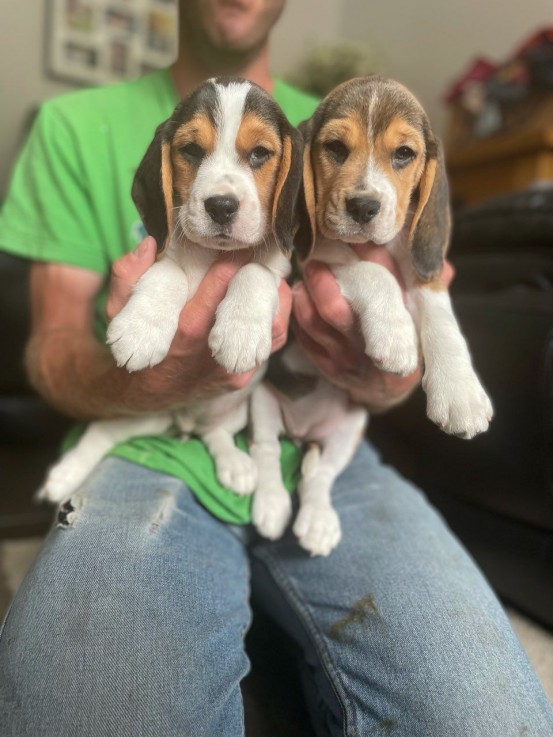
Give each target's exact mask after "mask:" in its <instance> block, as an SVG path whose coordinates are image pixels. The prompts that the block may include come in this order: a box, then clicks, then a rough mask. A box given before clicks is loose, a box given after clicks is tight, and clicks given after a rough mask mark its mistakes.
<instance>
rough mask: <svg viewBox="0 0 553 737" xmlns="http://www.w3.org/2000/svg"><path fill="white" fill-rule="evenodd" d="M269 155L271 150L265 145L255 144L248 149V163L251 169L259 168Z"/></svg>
mask: <svg viewBox="0 0 553 737" xmlns="http://www.w3.org/2000/svg"><path fill="white" fill-rule="evenodd" d="M271 156H272V154H271V152H270V151H269V149H267V148H265V146H256V147H255V148H254V149H253V150H252V151H250V155H249V158H248V163H249V165H250V166H251V168H252V169H259V167H260V166H263V164H264V163H265V162H266V161H267V160H268V159H269V158H270V157H271Z"/></svg>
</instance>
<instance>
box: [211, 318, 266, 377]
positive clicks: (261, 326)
mask: <svg viewBox="0 0 553 737" xmlns="http://www.w3.org/2000/svg"><path fill="white" fill-rule="evenodd" d="M208 343H209V348H210V350H211V353H212V355H213V358H214V359H215V360H216V361H217V363H218V364H219V365H220V366H223V368H225V369H226V370H227V371H228V372H229V373H230V374H242V373H244V372H245V371H251V370H252V369H254V368H256V367H257V366H261V364H262V363H264V362H265V361H266V360H267V359H268V358H269V355H270V354H271V344H272V338H271V325H270V323H269V324H267V321H266V320H264V319H255V318H252V319H244V317H243V316H242V317H239V316H238V315H236V314H235V315H232V314H231V313H230V312H228V311H224V310H221V311H220V312H218V313H217V319H216V320H215V325H214V326H213V328H212V330H211V332H210V334H209V340H208Z"/></svg>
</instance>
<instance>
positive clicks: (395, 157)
mask: <svg viewBox="0 0 553 737" xmlns="http://www.w3.org/2000/svg"><path fill="white" fill-rule="evenodd" d="M416 155H417V154H416V153H415V152H414V151H413V149H412V148H409V146H400V147H399V148H396V150H395V151H394V153H393V154H392V164H393V165H394V167H395V168H396V169H401V168H403V167H404V166H407V164H408V163H409V162H410V161H413V159H414V158H415V157H416Z"/></svg>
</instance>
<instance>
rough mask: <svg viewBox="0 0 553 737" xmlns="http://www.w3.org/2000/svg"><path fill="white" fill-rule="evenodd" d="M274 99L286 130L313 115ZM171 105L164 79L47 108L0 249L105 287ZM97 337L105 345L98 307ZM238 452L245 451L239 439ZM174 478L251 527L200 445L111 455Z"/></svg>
mask: <svg viewBox="0 0 553 737" xmlns="http://www.w3.org/2000/svg"><path fill="white" fill-rule="evenodd" d="M273 94H274V97H275V99H276V101H277V102H278V103H279V105H280V106H281V107H282V109H283V110H284V112H285V114H286V115H287V117H288V119H289V120H290V122H291V123H292V124H293V125H297V124H298V123H299V122H300V121H301V120H304V119H306V118H308V117H309V116H310V115H311V114H312V113H313V111H314V109H315V107H316V105H317V100H316V99H315V98H314V97H311V96H309V95H306V94H305V93H302V92H299V91H298V90H295V89H294V88H292V87H289V86H288V85H286V84H285V83H284V82H282V81H281V80H279V79H276V80H275V82H274V89H273ZM177 102H178V96H177V92H176V90H175V87H174V85H173V83H172V80H171V77H170V75H169V73H168V71H166V70H162V71H159V72H154V73H153V74H148V75H146V76H144V77H140V78H139V79H137V80H133V81H132V82H124V83H122V84H117V85H112V86H109V87H100V88H97V89H90V90H82V91H79V92H73V93H70V94H67V95H64V96H62V97H58V98H56V99H54V100H50V101H48V102H46V103H45V104H44V105H43V106H42V107H41V110H40V112H39V114H38V116H37V119H36V121H35V123H34V125H33V128H32V130H31V133H30V135H29V137H28V140H27V142H26V144H25V146H24V149H23V151H22V152H21V155H20V157H19V159H18V161H17V164H16V167H15V171H14V174H13V177H12V181H11V186H10V189H9V191H8V195H7V198H6V201H5V203H4V206H3V208H2V212H1V213H0V248H1V249H2V250H4V251H7V252H9V253H12V254H14V255H17V256H23V257H25V258H29V259H33V260H38V261H55V262H59V263H64V264H70V265H72V266H80V267H83V268H86V269H90V270H92V271H96V272H98V273H100V274H103V275H105V276H106V284H107V277H108V275H109V270H110V266H111V263H112V262H113V261H115V260H116V259H117V258H119V257H120V256H121V255H122V254H123V253H127V252H128V251H131V250H132V249H134V248H135V247H136V245H137V244H138V243H139V242H140V241H141V240H142V238H143V236H144V235H145V231H144V227H143V225H142V223H141V221H140V218H139V216H138V214H137V211H136V208H135V206H134V203H133V201H132V199H131V196H130V191H131V184H132V179H133V177H134V172H135V171H136V168H137V167H138V164H139V163H140V160H141V159H142V156H143V155H144V152H145V151H146V148H147V147H148V145H149V143H150V141H151V139H152V137H153V134H154V131H155V129H156V127H157V125H158V124H159V123H160V122H161V121H163V120H165V119H166V118H168V117H169V116H170V115H171V113H172V111H173V109H174V107H175V105H176V104H177ZM105 295H106V290H105V289H104V291H103V293H102V295H101V296H100V298H99V300H98V310H97V321H96V329H97V334H98V337H99V338H100V339H102V338H103V336H104V335H105V327H106V326H105V317H104V309H103V307H104V302H105ZM237 443H238V445H240V446H241V447H242V448H245V440H244V437H243V436H241V437H239V438H237ZM111 454H112V455H117V456H119V457H121V458H125V459H127V460H130V461H132V462H135V463H139V464H141V465H144V466H147V467H148V468H151V469H153V470H156V471H160V472H162V473H168V474H170V475H173V476H177V477H178V478H181V479H182V480H183V481H184V482H185V483H187V484H188V485H189V486H190V488H191V489H192V490H193V491H194V493H195V494H196V495H197V497H198V499H199V500H200V501H201V502H202V503H203V504H204V505H205V507H206V508H207V509H209V510H210V511H211V512H212V513H213V514H215V515H216V516H217V517H219V518H221V519H223V520H225V521H227V522H231V523H235V524H243V523H246V522H249V520H250V506H251V498H249V497H241V496H239V495H237V494H235V493H234V492H232V491H230V490H229V489H225V488H224V487H222V486H221V485H220V484H219V483H218V481H217V478H216V476H215V473H214V466H213V463H212V461H211V458H210V456H209V454H208V452H207V450H206V448H205V446H204V445H203V443H201V442H200V441H199V440H195V439H192V440H189V441H187V442H185V443H183V442H182V441H181V440H179V439H178V438H176V437H170V436H168V435H164V436H159V437H148V438H137V439H134V440H131V441H129V442H126V443H121V444H119V445H117V446H116V447H115V448H114V449H113V450H112V451H111ZM299 461H300V458H299V452H298V451H297V450H296V448H295V447H294V446H293V445H292V444H291V443H290V442H288V441H283V443H282V466H283V476H284V480H285V484H286V486H287V487H288V488H290V489H292V488H294V486H295V483H296V480H297V475H298V469H299Z"/></svg>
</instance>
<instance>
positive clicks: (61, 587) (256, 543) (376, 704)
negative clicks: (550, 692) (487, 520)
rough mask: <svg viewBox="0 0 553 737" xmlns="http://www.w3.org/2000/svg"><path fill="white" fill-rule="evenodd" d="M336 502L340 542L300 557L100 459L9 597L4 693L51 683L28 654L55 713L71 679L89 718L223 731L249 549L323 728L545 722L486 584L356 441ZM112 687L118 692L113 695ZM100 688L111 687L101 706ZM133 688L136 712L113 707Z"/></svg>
mask: <svg viewBox="0 0 553 737" xmlns="http://www.w3.org/2000/svg"><path fill="white" fill-rule="evenodd" d="M334 502H335V505H336V507H337V509H338V511H339V514H340V518H341V522H342V527H343V539H342V542H341V543H340V545H339V546H338V548H337V549H336V550H335V551H334V552H333V553H332V554H331V555H330V556H329V557H328V558H309V556H308V555H307V554H306V553H305V552H304V551H303V550H302V549H301V548H300V547H299V546H298V545H297V543H296V542H295V541H294V539H293V537H292V536H291V533H289V534H288V535H286V536H285V538H283V540H281V541H278V542H276V543H269V542H267V541H264V540H262V539H261V538H259V537H258V536H257V535H256V534H255V533H254V532H253V531H252V530H251V528H236V527H230V526H225V525H223V524H221V523H219V522H217V521H216V520H214V519H213V518H212V517H211V516H210V515H209V514H208V513H207V512H206V511H205V510H204V509H203V508H202V507H200V506H199V504H198V503H197V502H196V501H195V499H194V498H193V496H192V494H191V493H190V492H189V490H188V489H186V487H184V486H183V485H182V484H181V482H180V481H178V480H176V479H173V478H171V477H167V476H162V475H159V474H155V473H153V472H151V471H148V470H146V469H143V468H141V467H138V466H134V465H133V464H128V463H126V462H124V461H120V460H117V459H109V460H107V461H105V462H104V463H103V464H102V465H101V466H100V467H99V469H98V470H97V471H96V473H95V475H94V476H93V478H92V479H91V480H90V482H89V483H88V484H86V485H85V486H84V487H83V489H82V490H81V491H80V492H79V493H78V494H77V495H76V497H75V498H74V499H73V500H72V501H71V507H67V508H66V511H65V514H62V517H61V521H60V523H59V524H58V527H57V528H56V529H54V530H53V531H52V533H51V534H50V536H49V538H48V540H47V542H46V545H45V549H44V551H43V553H42V555H41V556H40V557H39V560H38V561H37V565H36V566H35V567H34V569H33V571H31V573H30V575H29V577H28V579H27V581H26V582H25V584H24V586H23V587H22V591H21V592H20V595H19V596H18V597H17V600H16V602H15V604H14V607H13V610H12V614H11V616H10V618H9V619H8V623H7V626H6V630H5V632H4V636H3V640H2V647H3V648H4V659H5V662H7V663H8V666H7V667H8V668H9V678H8V680H7V681H5V683H6V684H8V701H9V700H10V692H9V685H10V684H11V686H12V687H13V689H15V690H17V691H18V692H19V693H20V694H21V692H22V691H21V689H23V691H25V690H27V693H28V696H29V697H30V698H36V697H37V689H38V690H39V691H41V694H42V696H44V695H45V692H47V691H48V689H47V688H46V689H45V687H44V685H42V686H41V685H40V683H41V679H39V678H35V679H34V683H35V685H34V686H32V683H33V678H29V677H28V676H29V674H28V669H29V667H30V666H29V663H30V662H32V663H35V664H36V662H37V658H38V659H39V662H40V664H41V665H38V666H32V667H33V668H34V669H35V675H36V676H38V675H39V673H38V672H36V671H37V670H38V671H41V670H42V669H43V668H45V667H46V668H47V665H46V664H47V663H49V662H50V663H52V665H53V666H54V665H55V667H56V669H57V670H58V671H63V670H65V677H64V674H63V672H62V673H59V672H57V673H56V675H55V678H54V679H53V681H52V683H56V680H58V683H57V684H56V688H55V689H52V693H50V698H53V697H54V693H53V692H54V691H55V690H56V689H59V688H60V686H61V688H63V689H65V690H66V691H65V696H64V697H61V696H60V698H61V700H62V703H61V704H60V705H59V708H60V709H61V710H62V713H63V710H64V709H67V708H71V707H68V704H69V703H70V701H71V700H72V699H76V695H73V696H71V694H68V693H67V689H69V691H70V692H71V691H73V692H74V694H75V689H76V688H77V687H78V688H80V689H81V690H82V689H84V690H85V691H88V692H89V693H90V694H91V699H90V709H91V711H90V713H89V717H90V718H91V719H94V718H96V717H97V716H98V715H99V714H100V713H102V712H103V713H106V714H110V715H111V717H110V718H111V719H112V721H113V723H114V724H115V723H116V722H117V720H120V721H121V724H123V723H125V719H126V718H129V717H132V718H133V719H134V718H136V719H140V720H141V721H142V720H145V721H144V723H143V726H142V734H144V735H150V734H152V735H154V734H158V733H159V734H164V735H172V734H185V733H187V730H189V729H190V728H191V724H193V725H194V731H193V733H194V734H197V735H200V734H206V735H207V734H217V730H220V729H221V728H222V727H221V725H224V732H219V733H224V734H228V735H235V734H236V735H238V734H241V718H242V714H241V703H240V695H239V681H240V679H241V678H242V677H243V675H244V674H245V672H246V670H247V660H246V657H245V655H244V654H243V649H242V644H243V635H244V631H245V629H246V628H247V626H248V624H249V619H250V610H249V606H248V596H249V586H248V579H249V565H248V556H249V558H250V561H251V570H252V593H253V597H254V599H255V600H256V601H257V602H258V603H259V605H260V606H261V607H264V608H265V609H266V610H267V611H268V613H269V614H271V615H272V616H273V617H275V618H276V619H277V620H278V621H279V624H281V626H283V627H284V628H285V629H287V630H288V631H289V632H290V634H291V635H292V636H293V637H294V638H295V639H296V640H297V641H298V642H299V643H300V645H301V647H302V648H303V649H304V652H305V670H306V673H307V676H308V681H310V683H311V686H314V687H315V688H314V689H313V688H312V689H311V691H312V693H316V694H317V699H318V706H317V708H316V709H315V710H314V717H315V719H316V720H319V723H320V724H323V722H324V729H325V730H326V733H328V734H332V735H335V734H342V731H341V730H342V728H343V724H344V723H345V725H346V728H347V732H345V733H346V734H355V730H357V733H358V734H365V733H370V732H369V730H370V729H372V730H374V729H384V727H386V725H387V729H388V731H390V730H391V727H392V725H393V727H394V731H393V732H392V733H393V734H398V735H400V734H401V735H403V734H405V735H410V736H412V735H417V734H421V735H423V734H425V735H426V734H432V735H433V736H434V735H435V736H436V737H439V735H441V734H444V737H445V735H447V737H453V736H454V735H457V734H459V735H461V734H463V735H465V734H469V733H470V734H474V735H478V734H482V735H483V736H484V735H486V737H488V735H496V734H497V735H498V736H499V735H501V737H509V732H508V731H505V730H506V729H511V727H512V734H513V735H515V734H517V735H518V734H520V733H521V732H520V730H521V729H522V728H523V727H524V726H528V731H527V732H525V733H524V734H527V735H533V734H536V735H538V734H541V732H539V731H536V730H537V729H538V726H537V725H538V724H543V725H546V721H545V720H546V719H547V716H546V709H547V705H546V702H545V697H542V696H541V695H540V693H539V686H538V685H537V683H536V682H535V678H534V676H533V674H532V673H531V670H530V668H529V666H528V664H527V662H526V660H525V658H524V656H523V655H522V653H521V652H520V649H519V647H518V645H517V643H516V641H515V639H514V637H513V635H512V632H511V630H510V628H509V626H508V623H507V622H506V620H505V617H504V615H503V612H502V610H501V608H500V607H499V605H498V604H497V602H496V600H495V598H494V596H493V594H492V593H491V592H490V590H489V588H488V587H487V585H486V584H485V582H484V581H483V579H482V577H481V576H480V574H479V572H478V571H477V570H476V568H475V567H474V566H473V564H472V562H471V561H470V559H469V558H468V556H467V555H466V553H465V552H464V551H463V549H462V548H461V547H460V546H459V545H458V543H457V542H456V541H455V539H454V538H453V537H452V536H451V535H450V533H449V532H448V530H447V528H446V527H445V525H444V524H443V522H442V520H441V518H440V517H439V516H438V515H437V514H436V513H435V512H434V510H432V508H431V507H430V506H429V505H428V504H427V502H426V501H425V499H424V496H423V495H422V494H420V492H418V491H417V490H416V489H414V488H413V487H411V486H410V485H408V484H406V483H405V482H404V481H403V480H401V479H400V478H399V477H398V476H397V474H395V472H393V471H392V470H390V469H387V468H385V467H383V466H382V465H381V464H380V463H379V462H378V459H377V457H376V455H375V454H374V452H373V451H371V450H370V449H369V448H368V447H367V446H366V445H363V446H362V448H361V449H360V451H359V453H358V454H357V456H356V458H355V459H354V461H353V463H352V464H351V465H350V467H349V468H348V469H347V470H346V471H345V472H344V474H343V475H342V476H341V478H340V479H339V480H338V482H337V484H336V487H335V493H334ZM10 645H14V646H15V645H16V646H17V647H16V650H12V653H11V655H10V656H9V657H8V656H6V653H7V652H8V649H9V648H10ZM2 647H0V652H1V651H2ZM60 652H61V653H63V652H65V653H66V654H65V655H64V657H60ZM14 653H15V654H14ZM85 663H86V667H84V665H83V664H85ZM75 669H79V671H78V674H77V675H76V674H75V672H74V671H75ZM41 675H42V676H43V675H44V673H41ZM42 680H43V679H42ZM29 683H31V686H29ZM37 684H38V685H37ZM33 688H34V692H33ZM117 688H119V689H122V694H123V695H124V696H125V699H126V700H123V699H121V700H120V699H118V698H112V696H110V695H109V691H110V690H111V689H117ZM179 689H180V690H181V693H180V694H179V695H177V696H176V697H175V693H177V694H178V692H179ZM182 689H184V695H183V694H182ZM97 691H98V692H103V693H104V694H105V693H106V691H107V692H108V695H106V696H104V697H102V698H103V700H102V699H100V700H97V699H96V696H95V694H96V692H97ZM11 697H12V698H15V696H14V692H13V691H12V693H11ZM150 697H151V698H150ZM133 699H134V700H136V707H135V712H136V714H135V713H131V714H129V713H128V712H125V709H123V710H122V709H121V708H120V707H119V706H118V704H120V703H127V702H131V703H134V702H133ZM154 701H155V702H156V703H158V704H159V703H160V702H161V703H162V704H163V707H164V708H158V707H156V705H155V704H154ZM164 702H166V703H164ZM47 711H48V710H47ZM48 713H50V711H48ZM75 714H77V711H76V712H75ZM522 714H526V722H525V723H524V724H522V723H520V724H519V723H518V722H520V719H521V716H520V715H522ZM13 718H14V724H16V723H17V721H16V720H17V718H19V717H18V716H16V715H15V711H14V717H13ZM22 718H23V717H22ZM75 718H76V717H75ZM153 719H158V723H157V726H156V727H155V729H154V724H153V721H152V723H151V725H150V722H149V720H153ZM471 719H472V720H473V722H474V723H473V726H472V727H471V730H472V731H467V727H468V726H469V725H470V724H471V721H470V720H471ZM540 719H541V720H542V722H540V721H539V720H540ZM159 720H161V723H163V724H165V726H164V727H163V729H161V726H160V722H159ZM467 720H468V721H467ZM498 720H499V721H498ZM501 720H503V721H501ZM117 723H118V722H117ZM133 724H135V723H134V722H133ZM444 725H447V729H446V726H444ZM506 725H509V726H506ZM36 726H37V725H35V728H36ZM132 728H134V727H132ZM132 728H131V727H129V732H128V733H129V734H132ZM117 729H118V734H121V735H126V734H127V732H125V731H124V729H123V728H122V727H121V725H119V726H118V727H117ZM159 729H161V731H156V730H159ZM321 729H322V726H321ZM494 729H495V731H493V730H494ZM517 729H518V731H517ZM478 730H480V731H478ZM20 733H21V734H23V733H24V732H17V731H16V730H15V731H14V734H20ZM80 733H81V734H83V735H87V734H97V735H99V734H104V733H105V734H110V733H112V732H110V730H109V729H107V731H105V732H102V731H101V730H98V729H96V730H95V731H94V730H93V729H91V730H90V732H87V731H86V730H84V728H83V731H81V732H80ZM324 733H325V732H323V734H324ZM376 733H378V732H376ZM36 734H37V735H39V734H45V735H46V734H50V732H48V731H44V732H40V731H38V732H36ZM60 734H63V732H60Z"/></svg>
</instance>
